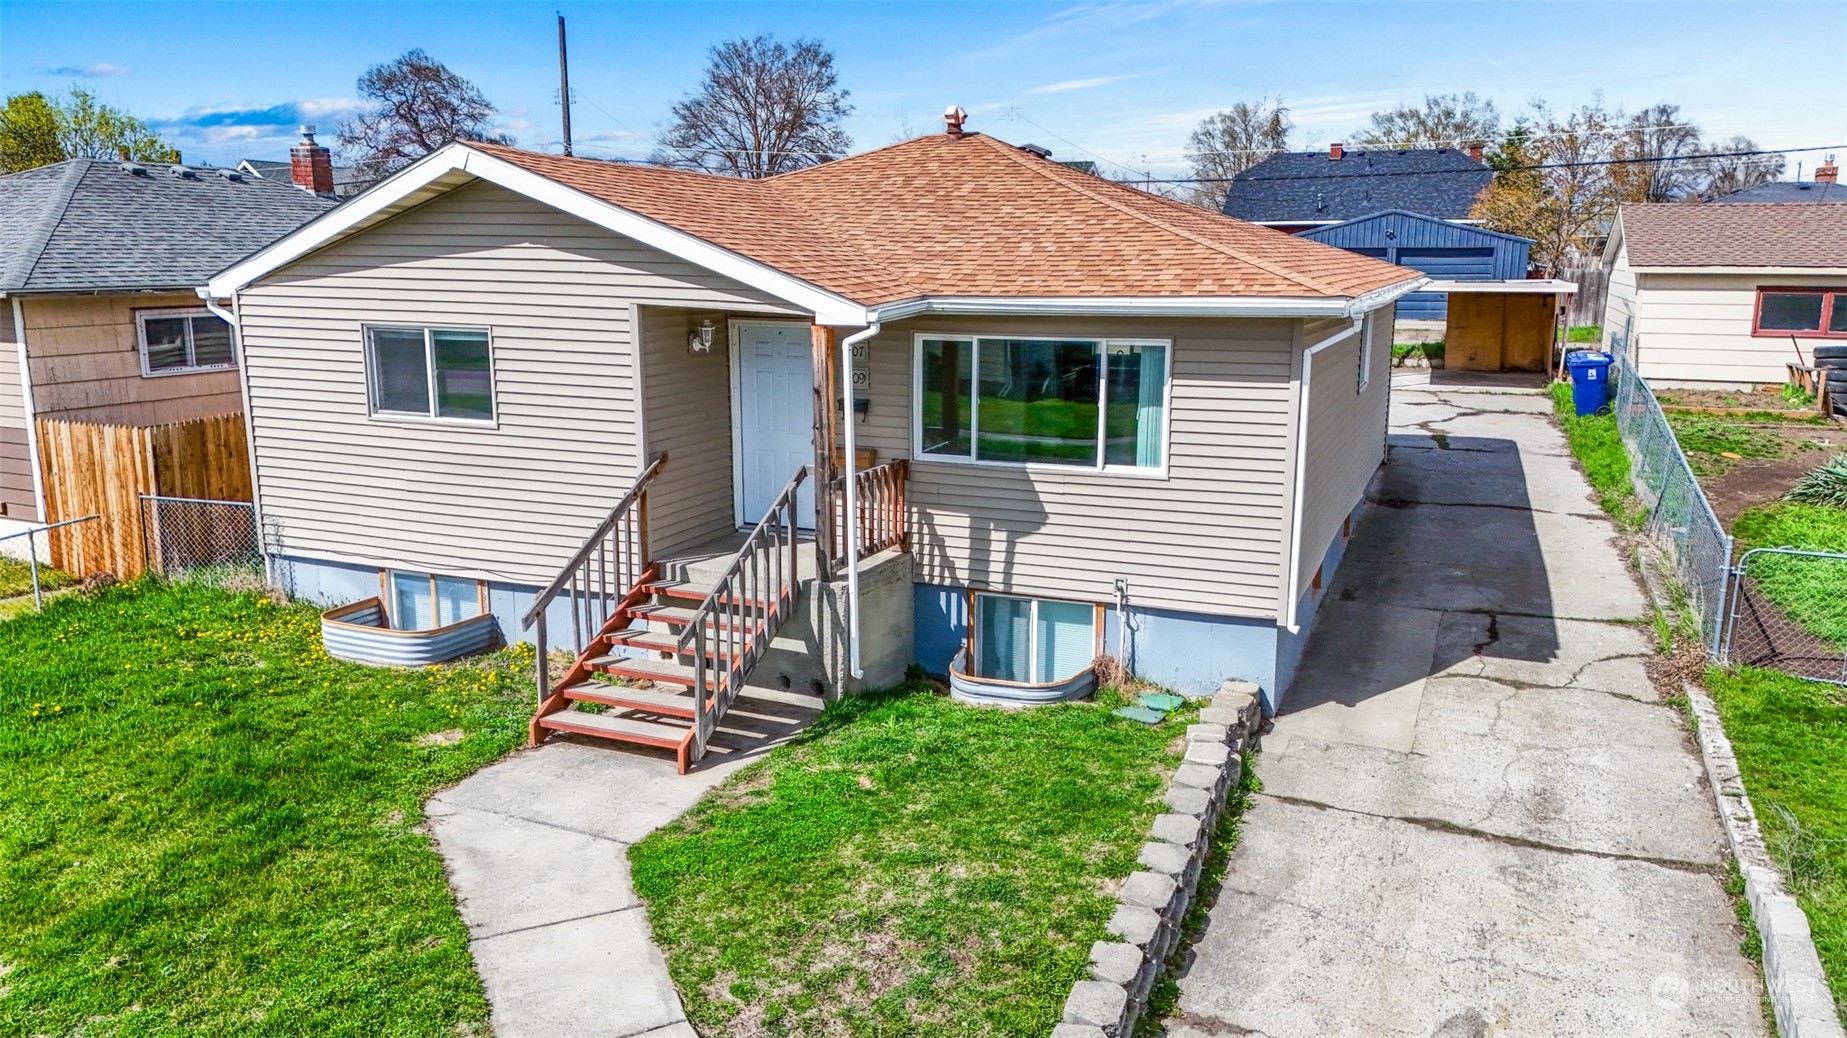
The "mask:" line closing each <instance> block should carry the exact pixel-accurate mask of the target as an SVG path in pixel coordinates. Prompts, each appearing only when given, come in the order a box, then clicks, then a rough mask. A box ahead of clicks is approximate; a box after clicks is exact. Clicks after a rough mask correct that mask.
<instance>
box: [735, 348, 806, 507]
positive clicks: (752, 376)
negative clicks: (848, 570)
mask: <svg viewBox="0 0 1847 1038" xmlns="http://www.w3.org/2000/svg"><path fill="white" fill-rule="evenodd" d="M811 341H812V340H811V337H810V332H809V329H808V326H807V325H798V324H741V325H739V326H738V353H737V357H738V381H737V396H738V399H737V413H738V440H737V444H736V447H735V449H736V451H737V457H738V464H737V472H738V508H739V515H738V525H739V526H754V525H756V523H757V522H758V520H760V519H762V518H763V513H764V512H765V511H767V510H768V509H769V507H770V503H771V502H773V501H775V500H776V495H777V494H780V493H782V488H783V487H785V486H788V485H789V480H790V479H791V478H793V477H794V475H795V472H796V470H797V469H800V468H801V467H803V466H804V465H811V464H813V463H814V380H813V373H812V370H811V367H810V361H809V349H810V345H809V344H810V342H811ZM795 507H796V516H797V517H798V518H797V521H798V522H799V523H800V524H801V526H802V528H803V529H813V528H814V481H813V480H808V481H806V482H804V483H803V484H802V489H801V492H800V497H799V498H798V500H797V501H796V506H795Z"/></svg>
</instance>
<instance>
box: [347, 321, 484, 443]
mask: <svg viewBox="0 0 1847 1038" xmlns="http://www.w3.org/2000/svg"><path fill="white" fill-rule="evenodd" d="M374 330H389V331H400V332H422V333H423V376H424V382H425V387H426V388H425V392H426V393H427V394H428V395H429V401H430V409H429V410H428V411H425V412H422V413H419V412H416V411H381V410H379V407H378V381H377V372H376V371H374V370H373V364H372V332H373V331H374ZM431 332H480V333H481V334H483V335H485V336H487V399H488V408H489V410H490V411H491V414H490V415H489V417H487V418H444V417H442V416H441V415H438V414H437V413H436V345H435V342H434V340H433V339H432V337H431V334H430V333H431ZM359 347H360V353H361V354H362V355H363V357H364V358H365V371H366V417H367V418H368V419H370V420H372V421H375V422H381V423H384V424H387V425H389V424H394V423H404V424H410V425H459V426H464V427H466V428H471V429H495V428H499V426H500V380H499V379H498V378H496V377H495V376H494V371H495V369H494V330H493V329H492V328H487V327H481V326H476V325H466V324H428V325H424V324H386V323H379V324H362V325H360V326H359Z"/></svg>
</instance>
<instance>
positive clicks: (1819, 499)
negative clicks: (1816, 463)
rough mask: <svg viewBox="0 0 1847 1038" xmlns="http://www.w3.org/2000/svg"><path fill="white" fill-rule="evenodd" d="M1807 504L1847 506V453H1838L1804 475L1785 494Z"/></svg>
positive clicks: (1835, 506) (1793, 499) (1791, 498)
mask: <svg viewBox="0 0 1847 1038" xmlns="http://www.w3.org/2000/svg"><path fill="white" fill-rule="evenodd" d="M1784 496H1785V497H1787V498H1788V499H1789V500H1791V501H1797V502H1800V503H1802V504H1805V505H1830V506H1832V507H1834V508H1847V454H1836V455H1835V456H1834V457H1832V458H1829V459H1828V460H1827V461H1826V462H1823V463H1822V465H1821V466H1820V467H1819V468H1816V469H1814V470H1813V471H1811V472H1810V473H1809V474H1808V475H1806V476H1803V477H1802V478H1801V479H1800V480H1798V481H1797V482H1796V485H1795V486H1793V487H1791V488H1790V490H1789V493H1788V494H1785V495H1784Z"/></svg>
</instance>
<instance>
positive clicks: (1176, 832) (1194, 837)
mask: <svg viewBox="0 0 1847 1038" xmlns="http://www.w3.org/2000/svg"><path fill="white" fill-rule="evenodd" d="M1200 828H1201V827H1200V820H1199V819H1198V818H1196V817H1194V816H1192V815H1175V814H1166V815H1160V816H1159V817H1157V818H1155V820H1154V825H1153V827H1152V828H1151V829H1150V831H1151V832H1153V833H1154V838H1155V839H1157V840H1166V841H1167V842H1168V843H1177V844H1179V845H1180V846H1182V847H1191V846H1193V844H1194V843H1196V842H1198V840H1199V835H1200Z"/></svg>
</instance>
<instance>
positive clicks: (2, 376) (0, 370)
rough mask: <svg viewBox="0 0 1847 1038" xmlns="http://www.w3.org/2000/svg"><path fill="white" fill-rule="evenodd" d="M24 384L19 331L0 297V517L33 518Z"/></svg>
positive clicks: (10, 308)
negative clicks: (20, 374) (21, 377)
mask: <svg viewBox="0 0 1847 1038" xmlns="http://www.w3.org/2000/svg"><path fill="white" fill-rule="evenodd" d="M25 388H26V387H25V384H24V383H23V382H22V381H21V379H20V377H19V335H18V326H17V325H16V324H14V322H13V304H12V301H11V300H0V518H5V519H24V520H28V521H30V520H36V519H37V518H38V504H37V502H36V500H35V499H34V497H33V492H32V457H31V442H32V441H31V438H30V437H29V436H27V434H26V393H25Z"/></svg>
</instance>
